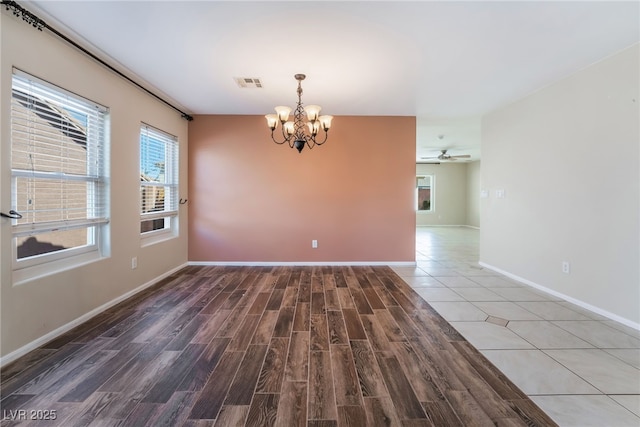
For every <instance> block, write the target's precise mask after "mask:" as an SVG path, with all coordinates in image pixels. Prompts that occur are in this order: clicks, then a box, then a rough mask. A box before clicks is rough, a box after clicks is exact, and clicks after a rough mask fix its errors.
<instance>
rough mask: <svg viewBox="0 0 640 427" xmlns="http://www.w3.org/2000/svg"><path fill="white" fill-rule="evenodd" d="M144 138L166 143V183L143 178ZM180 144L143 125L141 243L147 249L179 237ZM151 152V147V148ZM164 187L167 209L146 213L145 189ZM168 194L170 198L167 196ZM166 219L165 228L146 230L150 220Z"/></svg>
mask: <svg viewBox="0 0 640 427" xmlns="http://www.w3.org/2000/svg"><path fill="white" fill-rule="evenodd" d="M143 136H146V137H147V138H149V137H152V138H153V139H154V140H156V141H159V142H162V143H163V145H164V178H163V179H164V180H163V182H150V181H144V180H143V179H142V177H143V174H144V173H143V170H142V169H143V165H142V163H143V143H144V142H145V141H144V140H143ZM179 148H180V146H179V141H178V137H177V136H175V135H172V134H170V133H168V132H166V131H164V130H162V129H159V128H157V127H155V126H152V125H149V124H147V123H144V122H142V123H141V124H140V137H139V156H140V157H139V159H140V162H139V165H140V188H139V190H140V198H139V202H140V209H139V213H140V221H139V224H140V240H141V243H142V246H147V245H151V244H155V243H158V242H162V241H165V240H168V239H172V238H176V237H178V235H179V227H178V217H179V212H178V205H179V202H178V192H179V190H180V171H179V155H180V150H179ZM147 150H149V147H147ZM154 187H156V188H163V189H164V193H163V204H164V208H163V210H159V211H148V212H143V208H144V203H143V189H144V188H154ZM167 194H168V197H167ZM153 220H164V227H163V228H159V229H152V230H147V231H143V230H142V224H143V223H144V222H147V221H153Z"/></svg>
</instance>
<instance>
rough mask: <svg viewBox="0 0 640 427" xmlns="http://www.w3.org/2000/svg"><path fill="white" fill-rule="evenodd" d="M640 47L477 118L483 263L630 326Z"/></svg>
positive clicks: (637, 214) (637, 219)
mask: <svg viewBox="0 0 640 427" xmlns="http://www.w3.org/2000/svg"><path fill="white" fill-rule="evenodd" d="M639 46H640V45H637V44H636V45H634V46H633V47H631V48H629V49H627V50H624V51H622V52H620V53H618V54H616V55H613V56H611V57H609V58H607V59H605V60H603V61H602V62H599V63H597V64H595V65H593V66H591V67H589V68H587V69H584V70H582V71H580V72H578V73H576V74H574V75H572V76H571V77H568V78H566V79H564V80H562V81H560V82H558V83H556V84H553V85H551V86H549V87H547V88H545V89H543V90H540V91H539V92H536V93H534V94H532V95H531V96H529V97H527V98H525V99H523V100H521V101H518V102H516V103H514V104H512V105H509V106H507V107H505V108H503V109H501V110H498V111H495V112H493V113H492V114H489V115H487V116H486V117H485V118H484V120H483V123H482V172H481V175H482V186H483V187H484V188H485V189H488V190H490V197H489V198H486V199H481V224H482V227H481V231H480V236H481V238H480V254H481V261H482V262H483V263H485V264H486V265H489V266H493V267H495V268H498V269H500V270H502V271H505V272H507V273H509V274H512V275H514V276H517V277H520V278H523V279H525V280H527V281H529V282H530V283H532V284H535V285H539V286H542V287H545V288H547V289H549V290H551V291H553V292H556V293H558V294H561V295H565V296H567V297H569V298H571V299H573V300H576V301H580V302H582V303H583V304H585V305H587V306H590V307H593V308H594V309H596V310H599V311H601V312H603V313H606V314H607V315H609V317H613V318H617V319H619V320H622V321H625V322H627V323H628V324H631V325H635V326H636V327H640V285H639V284H640V250H639V247H640V244H639V239H640V207H639V205H640V172H639V171H640V164H639V160H640V150H639V146H640V143H639V141H640V134H639V129H640V119H639V118H640V112H639V108H638V106H639V105H640V93H639V92H640V90H639V82H640V72H639V63H640V58H639V54H638V53H639ZM496 189H504V190H505V198H502V199H498V198H496V197H495V190H496ZM563 261H569V262H570V265H571V272H570V274H563V273H562V271H561V265H562V262H563Z"/></svg>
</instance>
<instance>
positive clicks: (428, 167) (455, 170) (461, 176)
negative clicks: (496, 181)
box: [416, 161, 480, 227]
mask: <svg viewBox="0 0 640 427" xmlns="http://www.w3.org/2000/svg"><path fill="white" fill-rule="evenodd" d="M416 174H417V175H433V176H434V177H435V178H434V186H433V188H434V189H433V190H432V191H433V195H432V197H433V198H434V200H433V207H434V210H433V211H430V212H417V213H416V225H418V226H429V225H471V226H473V227H479V226H480V198H479V197H480V196H479V191H480V190H479V189H480V161H475V162H469V163H462V162H460V163H440V164H439V165H438V164H422V163H420V164H416Z"/></svg>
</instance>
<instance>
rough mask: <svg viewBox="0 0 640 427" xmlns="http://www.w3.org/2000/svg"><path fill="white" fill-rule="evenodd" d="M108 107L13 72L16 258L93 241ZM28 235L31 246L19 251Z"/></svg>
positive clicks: (103, 179)
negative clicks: (25, 250)
mask: <svg viewBox="0 0 640 427" xmlns="http://www.w3.org/2000/svg"><path fill="white" fill-rule="evenodd" d="M107 113H108V109H107V108H106V107H103V106H100V105H97V104H96V103H94V102H91V101H89V100H86V99H84V98H82V97H79V96H77V95H75V94H72V93H70V92H68V91H65V90H64V89H61V88H58V87H56V86H53V85H51V84H49V83H46V82H44V81H41V80H39V79H36V78H35V77H32V76H29V75H27V74H25V73H22V72H20V71H18V70H14V74H13V77H12V99H11V174H12V193H13V194H12V204H13V209H14V210H16V211H17V212H18V213H20V214H21V215H22V218H21V219H16V220H14V222H13V236H14V237H15V238H18V242H17V247H18V256H17V258H18V259H19V258H24V257H28V256H34V255H41V254H42V253H47V252H53V251H58V250H61V249H69V248H73V247H77V246H87V245H95V244H96V243H97V242H96V241H97V239H98V237H99V236H98V235H97V234H96V233H97V226H99V225H101V224H105V223H107V222H108V206H107V200H108V199H107V175H108V164H107V149H106V144H107V142H106V130H105V121H106V119H105V117H106V114H107ZM83 228H84V229H87V230H81V229H83ZM70 230H76V232H75V233H73V232H70ZM28 236H29V237H34V238H35V239H36V240H37V241H38V247H37V248H36V249H35V252H34V250H30V251H27V252H24V251H23V252H22V254H23V256H21V255H20V252H21V251H20V248H21V246H24V245H25V244H26V243H27V241H28V239H26V238H27V237H28ZM30 241H33V239H30Z"/></svg>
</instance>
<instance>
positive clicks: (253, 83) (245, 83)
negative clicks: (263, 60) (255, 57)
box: [235, 77, 262, 89]
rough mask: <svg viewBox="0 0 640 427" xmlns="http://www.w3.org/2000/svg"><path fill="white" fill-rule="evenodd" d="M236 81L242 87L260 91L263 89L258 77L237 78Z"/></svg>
mask: <svg viewBox="0 0 640 427" xmlns="http://www.w3.org/2000/svg"><path fill="white" fill-rule="evenodd" d="M235 80H236V83H237V84H238V86H240V87H246V88H256V89H260V88H261V87H262V83H261V82H260V79H259V78H256V77H236V78H235Z"/></svg>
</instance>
